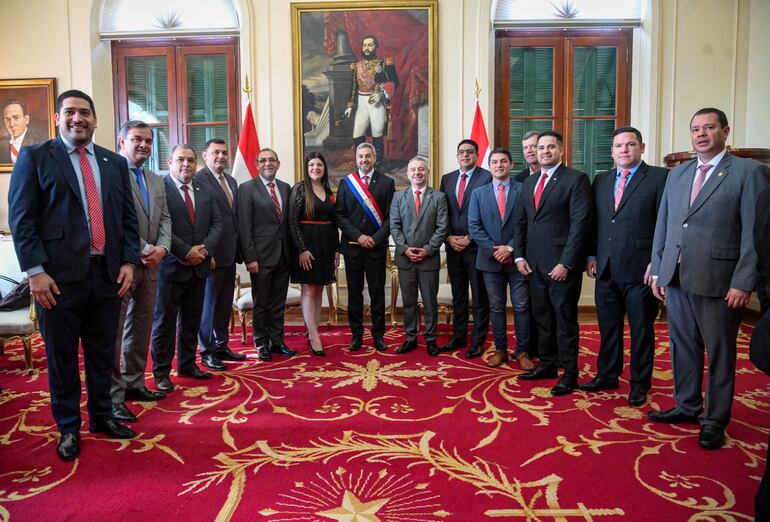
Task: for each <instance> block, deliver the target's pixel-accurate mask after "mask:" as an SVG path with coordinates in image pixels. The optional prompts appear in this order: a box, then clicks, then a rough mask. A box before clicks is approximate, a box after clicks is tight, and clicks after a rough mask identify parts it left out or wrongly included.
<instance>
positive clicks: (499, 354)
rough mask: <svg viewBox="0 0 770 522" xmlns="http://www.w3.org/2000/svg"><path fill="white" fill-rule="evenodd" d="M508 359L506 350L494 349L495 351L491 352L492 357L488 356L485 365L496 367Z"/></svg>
mask: <svg viewBox="0 0 770 522" xmlns="http://www.w3.org/2000/svg"><path fill="white" fill-rule="evenodd" d="M507 360H508V352H507V351H503V350H495V353H494V354H492V357H490V358H489V360H488V361H487V366H489V367H490V368H497V367H498V366H500V365H501V364H503V363H504V362H506V361H507Z"/></svg>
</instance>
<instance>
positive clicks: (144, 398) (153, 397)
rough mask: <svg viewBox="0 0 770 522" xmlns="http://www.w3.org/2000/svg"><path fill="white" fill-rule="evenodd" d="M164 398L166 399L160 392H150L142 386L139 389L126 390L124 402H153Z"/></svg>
mask: <svg viewBox="0 0 770 522" xmlns="http://www.w3.org/2000/svg"><path fill="white" fill-rule="evenodd" d="M172 389H173V387H172ZM165 398H166V394H165V393H163V392H162V391H150V390H148V389H147V388H145V387H144V386H142V387H141V388H134V389H131V390H126V400H129V401H136V402H155V401H159V400H161V399H165Z"/></svg>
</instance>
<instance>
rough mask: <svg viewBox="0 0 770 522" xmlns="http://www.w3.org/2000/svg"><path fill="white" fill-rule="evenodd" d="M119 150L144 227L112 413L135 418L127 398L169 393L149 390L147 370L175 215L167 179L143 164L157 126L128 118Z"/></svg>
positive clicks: (123, 324)
mask: <svg viewBox="0 0 770 522" xmlns="http://www.w3.org/2000/svg"><path fill="white" fill-rule="evenodd" d="M118 147H119V148H120V155H121V156H123V157H124V158H126V161H127V162H128V170H129V172H130V173H131V174H129V178H130V180H131V193H132V200H133V203H134V209H135V210H136V217H137V224H138V227H139V260H140V261H141V262H140V263H139V264H138V265H137V266H136V267H134V278H133V281H132V282H131V288H130V289H129V290H128V292H126V294H125V295H124V296H123V301H122V303H121V307H120V320H119V321H118V336H117V339H116V343H115V344H116V347H115V368H114V369H113V371H112V388H111V389H110V395H111V396H112V416H113V417H114V418H115V419H116V420H120V421H126V422H135V421H136V416H135V415H134V414H133V413H131V410H129V409H128V407H127V406H126V403H125V401H126V399H130V400H138V401H157V400H160V399H163V398H164V397H165V396H166V394H165V393H163V392H161V391H151V390H148V389H147V386H146V385H145V381H144V374H145V370H146V368H147V352H148V351H149V346H150V333H151V332H152V317H153V314H154V313H155V292H156V289H157V281H158V275H159V274H160V262H161V260H162V259H163V258H164V257H166V254H168V253H169V252H170V251H171V216H169V213H168V203H167V202H166V185H165V183H164V182H163V178H161V177H160V176H158V175H156V174H155V173H154V172H153V171H151V170H150V169H149V168H143V165H144V163H145V162H146V161H147V159H148V158H149V157H150V154H151V153H152V129H151V128H150V126H149V125H147V124H146V123H144V122H142V121H137V120H129V121H127V122H126V123H124V124H123V126H122V127H121V128H120V133H119V135H118Z"/></svg>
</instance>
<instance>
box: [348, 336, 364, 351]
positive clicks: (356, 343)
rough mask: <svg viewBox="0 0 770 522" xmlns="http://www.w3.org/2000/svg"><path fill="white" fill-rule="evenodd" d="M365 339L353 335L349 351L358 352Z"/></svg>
mask: <svg viewBox="0 0 770 522" xmlns="http://www.w3.org/2000/svg"><path fill="white" fill-rule="evenodd" d="M363 344H364V343H363V341H362V340H361V338H360V337H353V339H351V340H350V344H349V345H348V351H349V352H357V351H358V350H360V349H361V346H362V345H363Z"/></svg>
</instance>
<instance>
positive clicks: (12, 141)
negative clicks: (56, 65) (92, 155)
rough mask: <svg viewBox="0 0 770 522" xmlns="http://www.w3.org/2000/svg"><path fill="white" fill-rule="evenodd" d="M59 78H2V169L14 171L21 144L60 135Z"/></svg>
mask: <svg viewBox="0 0 770 522" xmlns="http://www.w3.org/2000/svg"><path fill="white" fill-rule="evenodd" d="M54 97H55V80H54V79H53V78H38V79H29V80H0V111H2V118H3V120H2V125H0V172H11V171H12V170H13V165H14V164H15V163H16V158H18V156H19V151H20V149H21V147H25V146H27V145H34V144H36V143H42V142H44V141H46V140H48V139H50V138H53V137H55V136H56V124H55V123H54V112H55V110H56V109H55V107H54Z"/></svg>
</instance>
